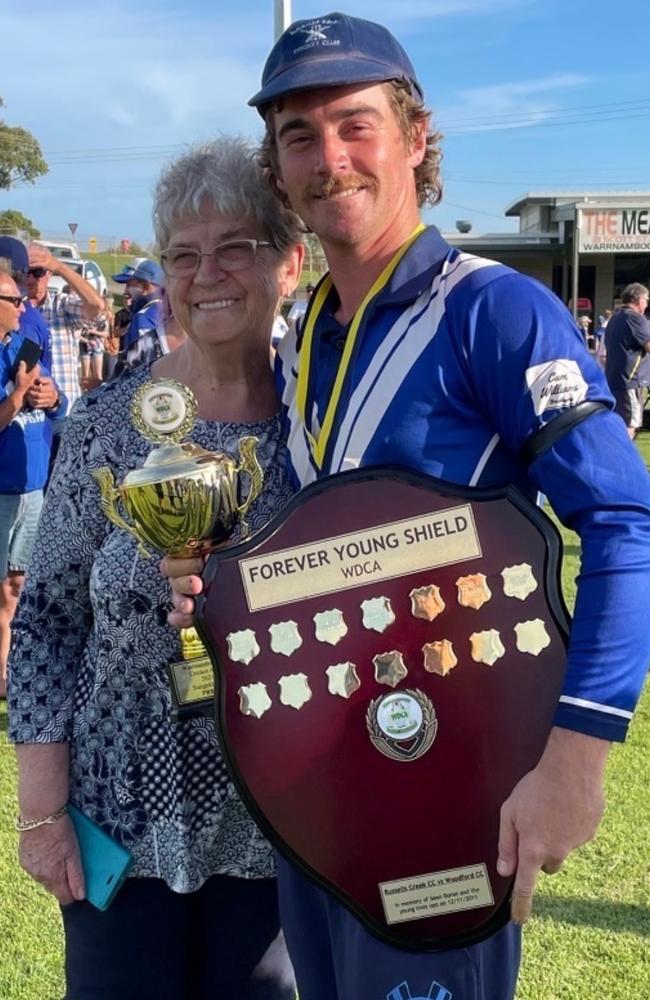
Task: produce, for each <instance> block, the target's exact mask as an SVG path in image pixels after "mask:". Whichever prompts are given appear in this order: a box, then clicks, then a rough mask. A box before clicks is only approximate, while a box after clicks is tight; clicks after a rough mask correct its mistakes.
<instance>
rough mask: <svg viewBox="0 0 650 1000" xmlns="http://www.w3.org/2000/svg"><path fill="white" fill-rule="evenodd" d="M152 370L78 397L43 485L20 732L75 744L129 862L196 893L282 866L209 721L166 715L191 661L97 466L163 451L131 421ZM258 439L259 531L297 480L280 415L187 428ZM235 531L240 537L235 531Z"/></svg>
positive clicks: (74, 765)
mask: <svg viewBox="0 0 650 1000" xmlns="http://www.w3.org/2000/svg"><path fill="white" fill-rule="evenodd" d="M147 378H149V366H148V365H144V366H142V367H140V368H138V369H137V370H135V371H133V372H127V373H125V374H124V375H123V376H122V377H121V378H119V379H117V380H116V381H113V382H109V383H107V384H106V385H104V386H102V387H100V388H99V389H97V390H95V391H94V392H91V393H89V394H88V395H87V396H86V397H84V398H83V399H82V400H80V401H79V402H78V403H77V405H76V406H75V407H74V409H73V411H72V413H71V415H70V418H69V420H68V425H67V427H66V429H65V431H64V436H63V440H62V444H61V450H60V452H59V458H58V463H57V466H56V471H55V474H54V478H53V481H52V483H51V485H50V487H49V489H48V492H47V496H46V500H45V505H44V508H43V516H42V519H41V523H40V529H39V536H38V539H37V542H36V547H35V550H34V555H33V558H32V562H31V565H30V567H29V570H28V575H27V583H26V587H25V592H24V596H23V599H22V602H21V605H20V608H19V613H18V616H17V618H16V621H15V628H14V637H15V646H14V650H13V653H12V657H11V670H10V673H11V690H10V737H11V739H12V740H14V741H15V742H19V743H34V742H37V743H48V742H60V741H63V740H69V741H70V745H71V790H70V798H71V801H73V802H74V803H75V804H76V805H78V806H79V807H80V808H81V809H82V810H83V812H84V813H86V815H87V816H89V817H90V818H91V819H93V820H95V821H96V822H97V823H99V824H100V825H101V826H102V827H103V829H105V830H106V831H107V833H109V834H110V835H111V836H113V837H116V838H117V839H118V840H119V841H120V842H121V843H123V844H124V845H125V846H126V847H127V848H128V849H129V850H130V851H132V853H133V855H134V859H135V864H134V867H133V869H132V871H131V875H134V876H151V877H158V878H161V879H163V880H164V881H165V882H166V883H167V884H168V885H169V886H170V887H171V888H172V889H174V890H176V891H179V892H189V891H192V890H195V889H197V888H198V887H199V886H200V885H201V884H202V883H203V882H204V881H205V880H206V879H207V878H208V877H209V876H210V875H213V874H225V875H234V876H241V877H266V876H269V875H272V874H273V871H274V866H273V856H272V852H271V849H270V847H269V845H268V843H267V842H266V841H265V840H264V839H263V838H262V836H261V834H260V833H259V831H258V830H257V828H256V827H255V825H254V824H253V821H252V820H251V818H250V816H249V814H248V812H247V811H246V809H245V808H244V806H243V804H242V803H241V801H240V799H239V798H238V796H237V794H236V792H235V790H234V788H233V786H232V784H231V783H230V781H229V780H228V776H227V774H226V770H225V766H224V763H223V760H222V758H221V754H220V752H219V748H218V742H217V736H216V732H215V727H214V723H213V721H212V720H211V719H189V720H185V721H183V722H181V723H178V724H173V723H172V722H171V721H170V694H169V686H168V680H167V675H166V672H165V666H166V664H168V663H170V662H173V661H175V660H178V659H180V658H181V649H180V641H179V637H178V633H177V632H176V631H175V630H174V629H172V628H171V627H170V626H169V625H167V623H166V615H167V611H168V608H169V604H170V599H169V588H168V583H167V581H166V580H165V579H164V578H163V577H162V576H161V574H160V571H159V562H160V556H159V555H157V554H156V553H153V552H152V558H150V559H144V558H142V557H141V556H139V555H138V553H137V547H136V542H135V540H134V539H133V538H132V537H131V536H130V535H129V534H127V533H126V532H125V531H122V530H120V529H118V528H115V527H113V526H112V525H111V524H109V522H108V521H107V520H106V519H105V517H104V515H103V514H102V512H101V510H100V504H99V492H98V488H97V486H96V484H95V482H94V480H93V479H92V477H91V474H90V473H91V470H93V469H97V468H100V467H102V466H108V467H109V468H110V469H111V470H112V471H113V473H114V476H115V480H116V482H118V483H119V482H122V481H123V479H124V477H125V476H126V474H127V473H128V472H129V471H130V470H131V469H134V468H138V467H140V466H142V464H143V463H144V460H145V458H146V457H147V455H148V453H149V451H150V450H151V448H152V447H153V445H151V444H150V443H149V442H147V441H146V440H145V439H144V438H143V437H141V436H140V434H138V432H137V431H136V430H135V429H134V428H133V426H132V424H131V420H130V416H129V407H130V402H131V398H132V396H133V393H134V392H135V390H136V389H138V387H139V386H140V385H142V383H143V382H144V381H146V379H147ZM244 434H254V435H255V436H256V437H257V438H258V439H259V442H260V443H259V446H258V455H259V458H260V462H261V464H262V466H263V468H264V471H265V477H266V479H265V489H264V491H263V492H262V495H261V496H260V497H259V498H258V499H257V500H256V501H255V502H254V504H253V505H252V507H251V509H250V512H249V515H248V521H249V524H250V527H251V530H253V531H255V530H257V529H258V528H260V527H262V525H263V524H265V523H266V522H267V521H268V520H269V519H270V517H271V516H272V515H273V514H274V513H275V512H276V511H277V510H279V509H280V508H281V507H282V506H284V504H285V503H286V502H287V501H288V499H289V497H290V495H291V487H290V486H289V482H288V478H287V475H286V471H285V466H286V452H285V446H284V443H283V441H282V439H281V435H280V424H279V419H277V418H272V419H269V420H266V421H263V422H260V423H256V424H245V425H242V424H229V423H224V424H217V423H212V422H207V421H202V420H199V421H197V424H196V427H195V429H194V431H193V432H192V433H191V434H190V435H189V437H190V438H191V439H192V440H194V441H196V442H198V443H200V444H201V445H203V446H204V447H206V448H210V449H214V450H220V451H226V452H229V453H230V454H232V455H234V456H237V455H238V440H239V438H240V437H241V436H242V435H244ZM233 537H235V536H233Z"/></svg>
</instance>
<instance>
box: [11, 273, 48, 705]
mask: <svg viewBox="0 0 650 1000" xmlns="http://www.w3.org/2000/svg"><path fill="white" fill-rule="evenodd" d="M23 311H24V305H23V299H22V296H21V294H20V291H19V289H18V286H17V285H16V283H15V281H14V280H13V278H12V277H11V275H9V274H4V273H0V698H5V697H6V690H7V688H6V685H7V660H8V656H9V642H10V637H11V622H12V619H13V616H14V612H15V610H16V605H17V603H18V598H19V597H20V592H21V590H22V587H23V583H24V581H25V568H26V566H27V562H28V559H29V556H30V554H31V550H32V546H33V544H34V538H35V535H36V525H37V522H38V516H39V514H40V510H41V504H42V502H43V487H44V485H45V482H46V479H47V469H48V464H49V458H50V446H51V442H52V429H51V421H52V419H53V417H54V416H55V415H56V414H57V413H58V410H59V408H60V406H61V404H62V402H63V399H62V397H60V396H59V392H58V390H57V388H56V386H55V384H54V382H53V381H52V379H51V378H50V376H49V373H48V372H47V371H46V370H45V369H44V368H42V367H41V365H40V364H39V363H38V362H39V359H40V357H41V354H42V351H41V348H40V347H39V346H38V344H36V343H35V342H34V341H33V340H29V339H28V338H27V337H25V336H24V335H23V334H21V333H18V332H16V331H18V327H19V323H20V316H21V314H22V313H23Z"/></svg>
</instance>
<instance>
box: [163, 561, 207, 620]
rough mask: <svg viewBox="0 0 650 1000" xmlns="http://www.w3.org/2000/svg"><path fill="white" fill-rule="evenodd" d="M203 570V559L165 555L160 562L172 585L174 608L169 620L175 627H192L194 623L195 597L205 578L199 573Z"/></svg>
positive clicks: (201, 588) (168, 616) (199, 591)
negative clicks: (174, 557)
mask: <svg viewBox="0 0 650 1000" xmlns="http://www.w3.org/2000/svg"><path fill="white" fill-rule="evenodd" d="M202 570H203V559H173V558H172V557H171V556H165V557H164V559H163V560H162V561H161V563H160V571H161V573H162V574H163V576H166V577H168V578H169V582H170V583H171V587H172V605H173V610H172V611H170V612H169V614H168V615H167V621H168V622H169V624H170V625H173V626H174V628H177V629H182V628H192V626H193V625H194V617H193V615H194V600H193V599H194V597H196V595H197V594H200V593H201V591H202V590H203V580H202V579H201V577H200V576H199V575H198V574H199V573H201V572H202Z"/></svg>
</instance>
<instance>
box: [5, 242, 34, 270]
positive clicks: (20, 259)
mask: <svg viewBox="0 0 650 1000" xmlns="http://www.w3.org/2000/svg"><path fill="white" fill-rule="evenodd" d="M0 257H5V258H6V259H7V260H10V261H11V267H12V270H14V271H28V270H29V255H28V253H27V247H26V246H25V244H24V243H23V242H22V241H21V240H17V239H16V237H15V236H0Z"/></svg>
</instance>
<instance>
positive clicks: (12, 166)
mask: <svg viewBox="0 0 650 1000" xmlns="http://www.w3.org/2000/svg"><path fill="white" fill-rule="evenodd" d="M3 107H4V101H3V100H2V98H1V97H0V108H3ZM47 171H48V166H47V163H46V162H45V160H44V159H43V153H42V152H41V147H40V146H39V144H38V141H37V140H36V139H35V138H34V136H33V135H32V134H31V132H28V131H27V129H24V128H20V127H19V126H17V125H14V126H12V125H7V124H6V123H5V122H3V121H0V188H7V189H8V188H10V187H11V185H12V184H15V183H16V181H22V182H23V183H27V182H28V183H30V184H33V183H34V181H35V180H36V178H37V177H40V176H41V175H42V174H46V173H47Z"/></svg>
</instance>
